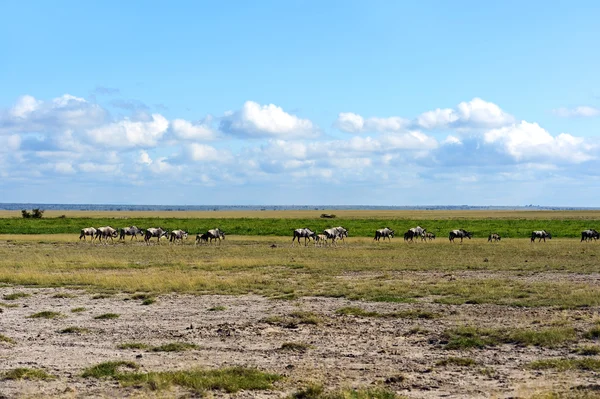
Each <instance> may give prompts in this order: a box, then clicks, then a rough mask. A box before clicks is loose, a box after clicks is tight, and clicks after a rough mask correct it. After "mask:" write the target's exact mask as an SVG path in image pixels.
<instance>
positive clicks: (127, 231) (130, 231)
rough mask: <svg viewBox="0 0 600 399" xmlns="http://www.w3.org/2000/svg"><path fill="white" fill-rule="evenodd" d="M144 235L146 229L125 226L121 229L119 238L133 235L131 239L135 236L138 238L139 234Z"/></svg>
mask: <svg viewBox="0 0 600 399" xmlns="http://www.w3.org/2000/svg"><path fill="white" fill-rule="evenodd" d="M138 234H139V235H141V236H142V237H143V236H144V230H142V229H138V228H137V227H136V226H129V227H123V228H121V229H119V240H124V239H125V236H131V240H133V237H135V239H136V240H137V235H138Z"/></svg>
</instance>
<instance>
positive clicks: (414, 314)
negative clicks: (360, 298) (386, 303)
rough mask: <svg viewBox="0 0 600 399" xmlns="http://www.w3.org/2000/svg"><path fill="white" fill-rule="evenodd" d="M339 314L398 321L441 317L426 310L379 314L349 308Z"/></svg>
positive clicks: (341, 310) (343, 309)
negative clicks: (396, 319)
mask: <svg viewBox="0 0 600 399" xmlns="http://www.w3.org/2000/svg"><path fill="white" fill-rule="evenodd" d="M336 313H337V314H341V315H351V316H359V317H385V318H398V319H435V318H438V317H439V314H437V313H434V312H429V311H426V310H416V309H413V310H402V311H397V312H387V313H379V312H374V311H366V310H363V309H361V308H357V307H354V306H348V307H344V308H340V309H338V310H337V311H336Z"/></svg>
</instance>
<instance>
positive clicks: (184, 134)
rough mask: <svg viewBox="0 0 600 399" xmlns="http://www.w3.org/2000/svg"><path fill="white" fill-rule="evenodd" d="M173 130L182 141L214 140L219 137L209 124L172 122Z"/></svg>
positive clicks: (178, 120)
mask: <svg viewBox="0 0 600 399" xmlns="http://www.w3.org/2000/svg"><path fill="white" fill-rule="evenodd" d="M209 120H210V119H209ZM171 130H172V131H173V133H174V134H175V136H176V137H177V138H178V139H181V140H191V141H198V140H214V139H215V138H216V136H217V134H216V132H215V131H214V130H213V129H212V128H211V127H210V125H209V124H208V123H199V124H192V123H191V122H189V121H186V120H184V119H174V120H173V121H171Z"/></svg>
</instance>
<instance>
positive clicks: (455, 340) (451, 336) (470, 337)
mask: <svg viewBox="0 0 600 399" xmlns="http://www.w3.org/2000/svg"><path fill="white" fill-rule="evenodd" d="M576 338H577V334H576V333H575V330H574V329H573V328H568V327H553V328H545V329H539V330H530V329H498V330H494V329H481V328H477V327H473V326H461V327H457V328H453V329H449V330H446V331H445V332H444V333H443V334H442V343H444V344H445V348H446V349H469V348H478V349H482V348H485V347H487V346H495V345H499V344H514V345H520V346H530V345H532V346H540V347H545V348H555V347H558V346H561V345H565V344H568V343H571V342H573V341H575V339H576Z"/></svg>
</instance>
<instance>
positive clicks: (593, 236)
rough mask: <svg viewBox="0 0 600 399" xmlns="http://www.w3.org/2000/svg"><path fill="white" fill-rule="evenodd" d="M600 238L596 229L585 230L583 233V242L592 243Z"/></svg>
mask: <svg viewBox="0 0 600 399" xmlns="http://www.w3.org/2000/svg"><path fill="white" fill-rule="evenodd" d="M599 238H600V233H598V232H597V231H596V230H594V229H589V230H584V231H582V232H581V241H592V240H597V239H599Z"/></svg>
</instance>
